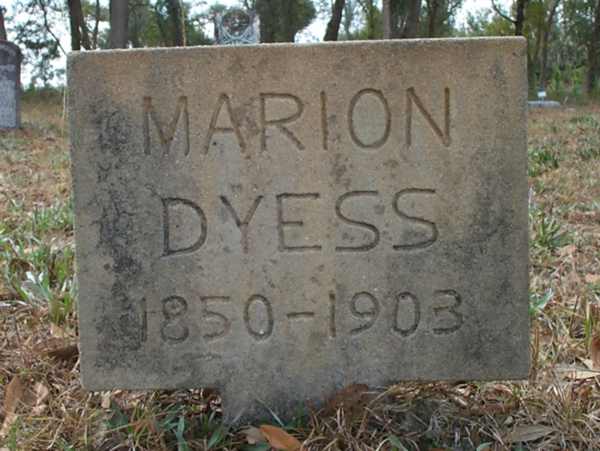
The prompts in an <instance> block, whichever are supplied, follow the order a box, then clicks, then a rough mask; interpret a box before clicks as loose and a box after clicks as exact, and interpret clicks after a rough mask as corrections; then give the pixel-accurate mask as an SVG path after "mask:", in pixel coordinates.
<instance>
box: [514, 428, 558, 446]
mask: <svg viewBox="0 0 600 451" xmlns="http://www.w3.org/2000/svg"><path fill="white" fill-rule="evenodd" d="M552 432H554V429H553V428H551V427H549V426H543V425H540V424H531V425H526V426H517V427H516V428H514V429H513V430H512V432H510V433H509V434H508V435H507V436H506V437H505V438H504V441H505V442H506V443H516V442H532V441H534V440H537V439H540V438H542V437H545V436H546V435H548V434H550V433H552Z"/></svg>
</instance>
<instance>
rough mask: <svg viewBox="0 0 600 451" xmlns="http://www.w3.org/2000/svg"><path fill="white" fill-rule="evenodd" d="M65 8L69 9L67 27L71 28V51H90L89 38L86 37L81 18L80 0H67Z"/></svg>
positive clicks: (82, 18)
mask: <svg viewBox="0 0 600 451" xmlns="http://www.w3.org/2000/svg"><path fill="white" fill-rule="evenodd" d="M67 6H68V8H69V25H70V27H71V49H72V50H81V47H82V46H83V48H84V49H87V50H90V48H91V46H90V37H89V35H88V31H87V27H86V25H85V20H84V17H83V10H82V9H81V0H67Z"/></svg>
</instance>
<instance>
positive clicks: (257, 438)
mask: <svg viewBox="0 0 600 451" xmlns="http://www.w3.org/2000/svg"><path fill="white" fill-rule="evenodd" d="M242 434H244V435H245V436H246V441H247V442H248V444H250V445H256V444H257V443H265V442H266V441H267V439H266V438H265V436H264V435H263V433H262V432H261V430H260V429H258V428H255V427H254V426H249V427H247V428H246V429H243V430H242Z"/></svg>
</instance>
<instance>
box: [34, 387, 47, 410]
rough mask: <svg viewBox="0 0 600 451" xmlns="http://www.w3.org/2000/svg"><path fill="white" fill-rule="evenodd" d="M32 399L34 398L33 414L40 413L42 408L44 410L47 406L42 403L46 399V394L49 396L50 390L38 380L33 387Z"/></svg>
mask: <svg viewBox="0 0 600 451" xmlns="http://www.w3.org/2000/svg"><path fill="white" fill-rule="evenodd" d="M33 395H34V399H35V403H34V406H33V411H32V413H33V415H41V414H42V413H43V412H44V410H46V407H48V406H47V405H46V404H44V401H46V399H48V396H50V390H48V387H46V385H44V384H43V383H41V382H38V383H37V384H35V387H34V393H33Z"/></svg>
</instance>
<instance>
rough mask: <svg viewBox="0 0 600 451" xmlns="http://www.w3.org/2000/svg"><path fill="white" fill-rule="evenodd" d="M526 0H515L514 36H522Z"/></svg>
mask: <svg viewBox="0 0 600 451" xmlns="http://www.w3.org/2000/svg"><path fill="white" fill-rule="evenodd" d="M526 7H527V0H517V16H516V17H515V36H523V25H524V23H525V8H526Z"/></svg>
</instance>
